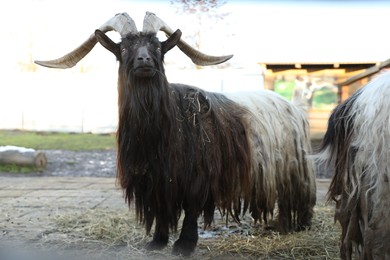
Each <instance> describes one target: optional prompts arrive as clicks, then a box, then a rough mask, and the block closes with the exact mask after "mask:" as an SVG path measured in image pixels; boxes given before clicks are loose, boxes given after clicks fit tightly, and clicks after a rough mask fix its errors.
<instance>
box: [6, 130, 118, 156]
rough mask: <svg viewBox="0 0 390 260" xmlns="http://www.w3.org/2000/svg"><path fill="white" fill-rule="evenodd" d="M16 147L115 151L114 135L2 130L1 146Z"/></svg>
mask: <svg viewBox="0 0 390 260" xmlns="http://www.w3.org/2000/svg"><path fill="white" fill-rule="evenodd" d="M3 145H15V146H22V147H28V148H34V149H36V150H72V151H81V150H108V149H115V147H116V144H115V135H114V134H104V135H102V134H91V133H83V134H79V133H59V132H32V131H19V130H0V146H3Z"/></svg>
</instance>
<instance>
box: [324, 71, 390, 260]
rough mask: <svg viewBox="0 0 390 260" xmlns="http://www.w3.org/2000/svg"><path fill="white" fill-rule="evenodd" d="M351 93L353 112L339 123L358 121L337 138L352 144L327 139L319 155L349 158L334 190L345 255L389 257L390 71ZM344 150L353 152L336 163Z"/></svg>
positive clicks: (332, 159)
mask: <svg viewBox="0 0 390 260" xmlns="http://www.w3.org/2000/svg"><path fill="white" fill-rule="evenodd" d="M351 98H354V100H353V102H351V105H350V109H349V111H350V112H349V113H347V114H346V115H345V118H336V120H335V122H336V127H335V129H340V128H338V126H337V124H338V123H337V122H339V121H340V122H341V121H342V120H344V122H349V123H352V124H353V127H352V131H351V132H348V133H346V134H345V136H338V140H339V141H338V142H340V140H346V139H348V138H349V139H350V147H345V148H344V149H345V150H344V149H342V147H338V145H339V143H338V142H336V143H331V144H326V143H325V144H324V145H325V147H323V149H322V152H321V153H320V154H318V155H317V159H318V160H319V161H322V162H326V163H328V164H329V166H330V167H332V168H336V167H338V166H340V165H341V164H343V165H344V164H345V168H344V169H345V171H344V172H339V173H337V171H336V172H335V176H334V177H333V178H334V179H336V178H337V179H339V180H341V183H339V184H337V183H334V184H332V185H333V186H334V187H337V189H336V188H334V189H333V190H332V186H331V190H330V193H332V194H333V195H332V199H335V200H336V202H337V207H336V215H335V217H336V219H338V220H339V221H340V223H341V225H342V228H343V235H342V248H341V256H342V258H346V259H348V258H350V257H351V256H352V254H353V252H354V253H355V254H356V257H357V258H362V259H363V258H364V259H372V258H375V257H379V258H378V259H390V218H389V216H390V182H389V180H390V72H387V73H383V74H381V75H379V76H378V77H376V78H375V79H373V80H372V81H370V82H369V83H368V84H367V85H366V86H364V87H363V88H362V89H361V90H359V92H358V93H356V95H355V96H353V97H351ZM351 100H352V99H351ZM340 124H341V123H340ZM328 131H329V130H328ZM338 134H339V133H337V130H336V133H335V135H338ZM341 153H347V154H348V156H346V161H344V162H339V163H338V164H337V163H336V160H337V157H338V156H339V155H340V154H341ZM336 175H340V176H336ZM343 223H344V224H343ZM359 240H362V241H359Z"/></svg>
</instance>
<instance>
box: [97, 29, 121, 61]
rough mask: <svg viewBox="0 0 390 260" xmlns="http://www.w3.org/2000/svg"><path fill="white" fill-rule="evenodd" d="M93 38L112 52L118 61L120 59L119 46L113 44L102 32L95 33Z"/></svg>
mask: <svg viewBox="0 0 390 260" xmlns="http://www.w3.org/2000/svg"><path fill="white" fill-rule="evenodd" d="M95 36H96V39H97V40H98V42H99V43H100V44H101V45H102V46H103V47H104V48H106V49H107V50H109V51H110V52H112V53H113V54H114V55H115V56H116V58H117V59H118V60H119V59H120V57H121V52H120V47H119V44H117V43H115V42H113V41H112V40H111V39H110V38H109V37H108V36H107V35H106V34H105V33H104V32H102V31H100V30H96V31H95Z"/></svg>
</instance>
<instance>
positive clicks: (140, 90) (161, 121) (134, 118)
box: [118, 73, 176, 166]
mask: <svg viewBox="0 0 390 260" xmlns="http://www.w3.org/2000/svg"><path fill="white" fill-rule="evenodd" d="M118 90H119V100H118V106H119V125H118V133H121V134H118V146H119V148H120V149H124V148H126V150H127V151H126V152H129V149H134V148H140V149H137V150H139V151H138V152H137V151H132V152H130V153H132V156H129V157H131V158H130V159H129V160H128V161H127V162H129V161H130V162H131V161H132V163H131V164H132V166H135V165H142V164H144V163H146V162H147V161H149V160H155V159H156V156H159V154H158V153H159V151H158V150H160V149H162V147H167V146H168V145H169V144H168V143H169V140H170V139H171V135H172V134H173V133H172V132H173V131H171V130H172V129H174V128H175V124H176V120H174V119H175V118H176V115H175V110H174V107H175V106H172V105H171V103H172V101H171V99H172V98H171V95H170V87H169V83H168V81H167V79H166V77H165V76H164V74H162V73H156V75H155V76H154V77H151V78H139V77H135V76H134V75H132V74H131V73H129V74H126V75H123V76H122V77H121V75H120V77H119V85H118ZM124 143H126V145H124ZM141 147H142V149H141ZM151 151H155V152H154V153H155V154H151V153H150V152H151ZM126 157H127V156H126Z"/></svg>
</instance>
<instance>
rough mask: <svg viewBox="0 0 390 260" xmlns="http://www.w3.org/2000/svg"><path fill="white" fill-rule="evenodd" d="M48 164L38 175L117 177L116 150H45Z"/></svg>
mask: <svg viewBox="0 0 390 260" xmlns="http://www.w3.org/2000/svg"><path fill="white" fill-rule="evenodd" d="M43 152H44V153H45V155H46V158H47V166H46V168H45V169H44V171H43V172H41V173H36V174H37V175H44V176H69V177H115V176H116V150H99V151H68V150H44V151H43Z"/></svg>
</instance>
